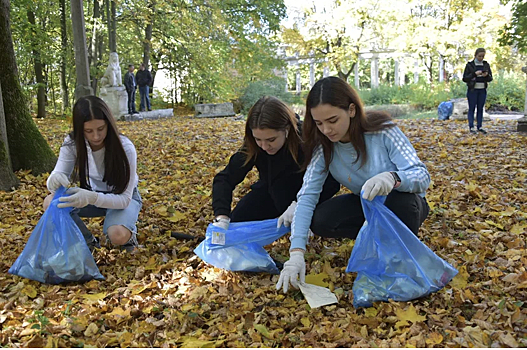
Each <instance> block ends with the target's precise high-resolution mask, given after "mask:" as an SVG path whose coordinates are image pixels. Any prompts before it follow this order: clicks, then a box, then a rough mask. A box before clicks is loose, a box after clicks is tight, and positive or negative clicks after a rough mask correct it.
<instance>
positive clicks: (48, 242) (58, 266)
mask: <svg viewBox="0 0 527 350" xmlns="http://www.w3.org/2000/svg"><path fill="white" fill-rule="evenodd" d="M65 192H66V189H65V188H64V187H60V188H59V189H58V190H57V192H55V196H54V197H53V200H52V201H51V204H50V206H49V207H48V209H47V210H46V212H45V213H44V215H42V217H41V218H40V220H39V222H38V223H37V226H36V227H35V229H34V230H33V232H32V233H31V236H30V237H29V240H28V241H27V243H26V246H25V247H24V250H23V251H22V253H21V254H20V256H19V257H18V259H16V261H15V263H14V264H13V266H11V268H10V269H9V273H11V274H13V275H18V276H21V277H25V278H28V279H31V280H35V281H39V282H42V283H50V284H59V283H65V282H86V281H89V280H91V279H98V280H103V279H104V277H103V275H101V273H100V272H99V269H98V268H97V265H96V264H95V260H94V259H93V256H92V254H91V252H90V249H89V248H88V245H87V244H86V241H85V240H84V237H83V236H82V233H81V231H80V230H79V228H78V227H77V225H76V224H75V222H74V221H73V219H72V218H71V216H70V212H71V211H72V210H73V208H71V207H70V208H57V204H58V203H59V197H63V196H67V194H65Z"/></svg>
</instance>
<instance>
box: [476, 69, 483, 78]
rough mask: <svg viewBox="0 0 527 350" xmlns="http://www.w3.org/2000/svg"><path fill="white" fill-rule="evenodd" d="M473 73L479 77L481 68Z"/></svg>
mask: <svg viewBox="0 0 527 350" xmlns="http://www.w3.org/2000/svg"><path fill="white" fill-rule="evenodd" d="M475 74H476V76H477V77H479V76H480V75H482V74H483V71H481V70H477V71H476V73H475Z"/></svg>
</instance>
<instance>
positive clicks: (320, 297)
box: [299, 283, 338, 309]
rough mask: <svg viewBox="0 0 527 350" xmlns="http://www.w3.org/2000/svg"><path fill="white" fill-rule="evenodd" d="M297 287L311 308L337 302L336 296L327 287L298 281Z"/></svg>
mask: <svg viewBox="0 0 527 350" xmlns="http://www.w3.org/2000/svg"><path fill="white" fill-rule="evenodd" d="M299 287H300V291H301V292H302V294H304V297H305V298H306V300H307V303H308V304H309V306H310V307H311V308H312V309H314V308H317V307H321V306H325V305H330V304H335V303H338V300H337V296H336V295H335V294H333V293H331V291H330V290H329V289H328V288H324V287H320V286H316V285H314V284H308V283H299Z"/></svg>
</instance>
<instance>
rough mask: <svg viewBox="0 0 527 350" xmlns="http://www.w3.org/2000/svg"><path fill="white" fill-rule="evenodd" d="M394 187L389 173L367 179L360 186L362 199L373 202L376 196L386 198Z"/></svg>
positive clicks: (393, 181)
mask: <svg viewBox="0 0 527 350" xmlns="http://www.w3.org/2000/svg"><path fill="white" fill-rule="evenodd" d="M394 185H395V180H394V178H393V175H392V174H390V172H389V171H386V172H384V173H380V174H377V175H375V176H374V177H372V178H371V179H369V180H368V181H366V182H365V183H364V185H363V186H362V191H364V193H363V194H362V198H364V199H367V200H369V201H371V200H373V198H375V197H376V196H387V195H388V194H389V193H390V192H391V191H392V190H393V186H394Z"/></svg>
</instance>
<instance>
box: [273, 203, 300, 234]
mask: <svg viewBox="0 0 527 350" xmlns="http://www.w3.org/2000/svg"><path fill="white" fill-rule="evenodd" d="M295 210H296V201H292V202H291V204H290V205H289V207H287V209H286V210H285V211H284V213H283V214H282V215H280V217H279V218H278V223H277V224H276V228H280V226H282V224H284V226H285V227H289V226H291V223H292V222H293V216H294V215H295Z"/></svg>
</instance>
